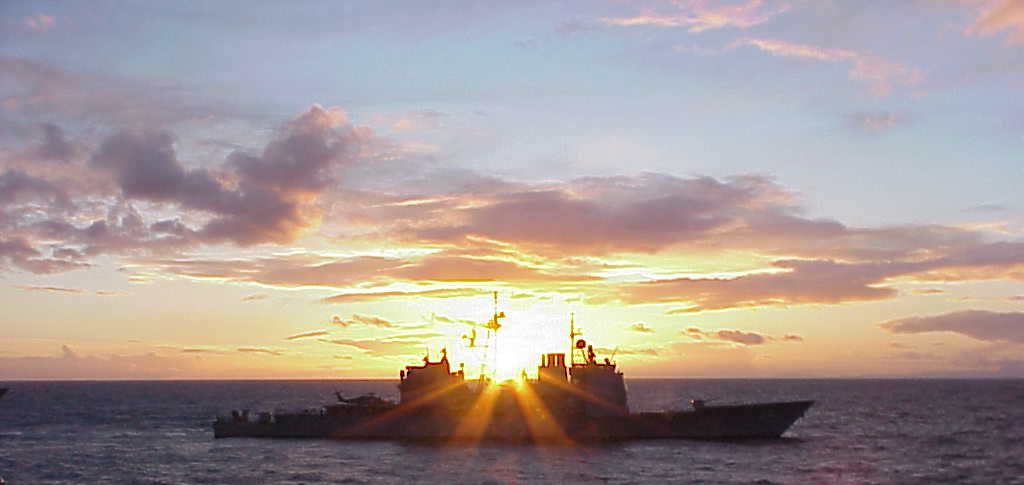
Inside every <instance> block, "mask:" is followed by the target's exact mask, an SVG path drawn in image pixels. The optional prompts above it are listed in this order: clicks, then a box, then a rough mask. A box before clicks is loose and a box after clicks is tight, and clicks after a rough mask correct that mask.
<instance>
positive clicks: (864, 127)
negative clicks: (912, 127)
mask: <svg viewBox="0 0 1024 485" xmlns="http://www.w3.org/2000/svg"><path fill="white" fill-rule="evenodd" d="M912 122H913V118H912V117H911V116H910V115H908V114H905V113H894V112H891V111H870V112H857V113H851V114H850V115H847V117H846V125H847V127H849V128H850V129H851V130H852V131H855V132H860V133H864V134H868V135H877V134H880V133H882V132H885V131H889V130H892V129H895V128H898V127H902V126H907V125H909V124H910V123H912Z"/></svg>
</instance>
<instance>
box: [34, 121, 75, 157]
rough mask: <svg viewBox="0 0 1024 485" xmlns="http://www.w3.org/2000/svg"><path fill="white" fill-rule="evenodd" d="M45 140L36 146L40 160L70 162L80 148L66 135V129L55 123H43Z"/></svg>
mask: <svg viewBox="0 0 1024 485" xmlns="http://www.w3.org/2000/svg"><path fill="white" fill-rule="evenodd" d="M42 127H43V141H42V142H41V143H40V144H39V146H38V147H37V148H36V155H37V156H38V157H39V159H40V160H50V161H58V162H68V161H70V160H71V159H72V158H73V157H75V156H76V155H77V154H78V149H77V148H76V147H75V145H74V144H73V143H71V142H70V141H68V139H67V138H66V137H65V136H64V130H62V129H61V127H59V126H57V125H55V124H53V123H43V125H42Z"/></svg>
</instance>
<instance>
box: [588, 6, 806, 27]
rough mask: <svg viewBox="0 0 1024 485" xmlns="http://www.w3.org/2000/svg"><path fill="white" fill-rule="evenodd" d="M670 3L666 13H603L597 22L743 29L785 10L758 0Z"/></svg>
mask: <svg viewBox="0 0 1024 485" xmlns="http://www.w3.org/2000/svg"><path fill="white" fill-rule="evenodd" d="M672 5H673V7H674V10H673V11H671V12H668V13H659V12H656V11H654V10H645V11H643V12H641V13H640V14H637V15H632V16H626V17H604V18H601V19H598V22H600V23H603V24H607V25H615V26H619V27H640V26H651V27H682V28H686V29H687V30H688V31H690V32H694V33H697V32H704V31H706V30H714V29H721V28H726V27H732V28H738V29H746V28H749V27H753V26H755V25H758V24H761V23H764V22H767V21H768V20H770V19H771V18H772V17H774V16H776V15H778V14H780V13H783V12H785V11H787V10H789V5H788V4H786V3H782V2H771V1H770V2H765V1H762V0H747V1H745V2H742V3H734V4H730V3H721V2H709V1H707V0H680V1H675V2H672Z"/></svg>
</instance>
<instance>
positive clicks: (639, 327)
mask: <svg viewBox="0 0 1024 485" xmlns="http://www.w3.org/2000/svg"><path fill="white" fill-rule="evenodd" d="M629 330H630V331H633V332H639V333H654V329H653V328H651V327H648V326H647V324H646V323H644V322H637V323H634V324H632V325H630V326H629Z"/></svg>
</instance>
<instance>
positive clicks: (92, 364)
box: [0, 345, 196, 379]
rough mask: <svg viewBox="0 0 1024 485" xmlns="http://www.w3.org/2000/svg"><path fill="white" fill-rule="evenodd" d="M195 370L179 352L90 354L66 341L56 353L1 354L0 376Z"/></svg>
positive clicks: (152, 375)
mask: <svg viewBox="0 0 1024 485" xmlns="http://www.w3.org/2000/svg"><path fill="white" fill-rule="evenodd" d="M195 370H196V366H195V362H194V360H193V359H190V358H188V357H186V356H181V355H179V356H175V357H165V356H160V355H157V354H155V353H145V354H136V355H107V356H90V355H79V354H78V353H77V352H75V351H74V350H72V349H71V347H69V346H67V345H62V346H61V351H60V354H59V355H56V356H32V357H0V379H97V378H100V379H163V378H169V377H181V376H189V375H194V372H195Z"/></svg>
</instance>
